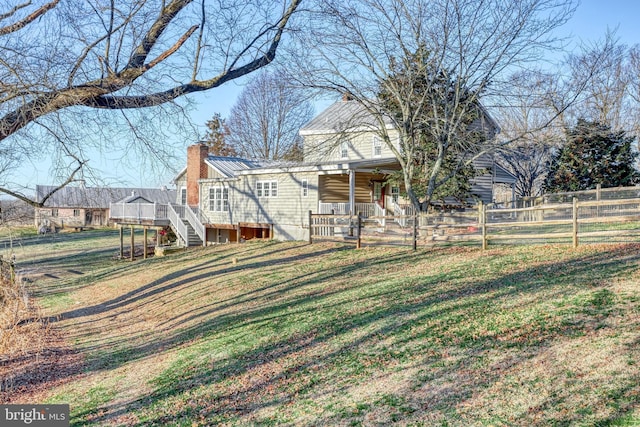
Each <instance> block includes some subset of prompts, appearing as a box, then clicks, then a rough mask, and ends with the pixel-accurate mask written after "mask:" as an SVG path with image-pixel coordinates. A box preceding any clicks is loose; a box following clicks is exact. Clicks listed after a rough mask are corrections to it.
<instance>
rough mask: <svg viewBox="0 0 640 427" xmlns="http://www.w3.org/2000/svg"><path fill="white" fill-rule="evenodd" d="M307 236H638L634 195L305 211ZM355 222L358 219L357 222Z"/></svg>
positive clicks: (485, 241) (502, 239) (407, 239)
mask: <svg viewBox="0 0 640 427" xmlns="http://www.w3.org/2000/svg"><path fill="white" fill-rule="evenodd" d="M309 224H310V233H309V239H310V241H314V240H316V241H317V240H345V241H354V242H356V244H361V243H364V244H391V245H413V246H414V247H416V246H418V245H431V244H439V243H449V244H452V243H460V244H477V245H479V246H481V247H482V248H484V249H486V248H487V247H488V246H489V245H496V244H536V243H568V244H571V245H572V246H574V247H577V246H578V245H579V244H581V243H601V242H628V241H639V242H640V198H632V199H620V200H587V201H580V200H578V198H574V199H573V201H572V202H571V203H555V204H545V205H539V206H533V207H527V208H516V209H499V208H490V207H488V206H486V205H479V206H478V208H477V209H470V210H469V209H468V210H464V211H457V212H447V213H444V212H438V213H433V214H429V215H426V214H422V215H413V216H408V215H401V216H390V215H388V216H384V217H382V216H374V217H366V218H365V217H362V216H361V215H359V216H355V217H350V216H347V215H330V214H311V213H310V214H309ZM358 224H359V225H358ZM358 242H360V243H358Z"/></svg>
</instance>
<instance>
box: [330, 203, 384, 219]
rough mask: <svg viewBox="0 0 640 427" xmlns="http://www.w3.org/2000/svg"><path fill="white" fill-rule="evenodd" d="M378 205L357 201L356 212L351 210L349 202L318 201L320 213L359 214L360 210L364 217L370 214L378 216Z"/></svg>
mask: <svg viewBox="0 0 640 427" xmlns="http://www.w3.org/2000/svg"><path fill="white" fill-rule="evenodd" d="M376 206H378V205H377V203H356V204H355V209H356V211H355V212H351V209H350V205H349V203H348V202H347V203H324V202H319V203H318V213H320V214H330V213H332V212H333V213H334V214H335V215H357V213H358V212H360V214H361V215H362V217H363V218H368V217H370V216H376V215H377V214H376Z"/></svg>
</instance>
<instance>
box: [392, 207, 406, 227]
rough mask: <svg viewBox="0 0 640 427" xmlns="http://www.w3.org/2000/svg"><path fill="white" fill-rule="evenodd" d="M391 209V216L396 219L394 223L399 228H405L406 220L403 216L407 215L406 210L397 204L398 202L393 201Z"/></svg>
mask: <svg viewBox="0 0 640 427" xmlns="http://www.w3.org/2000/svg"><path fill="white" fill-rule="evenodd" d="M392 207H393V216H394V217H396V218H395V221H396V222H397V223H398V224H399V225H400V226H401V227H406V226H407V218H406V216H405V215H406V214H407V210H406V208H403V207H401V206H400V205H399V204H398V202H396V201H395V200H394V201H393V202H392Z"/></svg>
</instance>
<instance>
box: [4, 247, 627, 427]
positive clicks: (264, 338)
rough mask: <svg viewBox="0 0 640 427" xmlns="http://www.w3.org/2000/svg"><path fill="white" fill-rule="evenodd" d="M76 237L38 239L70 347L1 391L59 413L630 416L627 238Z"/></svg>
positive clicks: (534, 419) (297, 417)
mask: <svg viewBox="0 0 640 427" xmlns="http://www.w3.org/2000/svg"><path fill="white" fill-rule="evenodd" d="M94 246H95V245H94ZM60 249H61V250H64V251H65V253H67V252H68V253H72V252H73V249H72V248H71V247H63V246H61V247H60ZM82 250H84V251H85V252H86V249H82ZM95 250H98V248H95ZM107 252H108V251H107ZM76 256H77V255H76ZM87 257H88V258H87V260H92V261H91V262H85V263H83V262H82V258H80V259H78V260H77V262H76V265H74V266H72V265H71V264H70V263H66V262H64V261H63V260H57V261H56V262H55V263H53V261H51V264H47V263H40V262H39V261H38V260H37V259H35V258H34V261H33V262H34V263H35V264H34V265H37V266H38V268H39V270H38V271H39V276H38V277H39V278H38V281H37V282H36V283H35V286H34V292H35V294H36V295H37V296H38V302H39V303H40V304H42V305H43V307H44V309H45V312H46V315H47V316H48V319H49V320H50V321H51V325H52V327H53V330H54V331H55V332H56V333H59V334H61V335H62V336H64V338H65V340H66V342H67V343H70V344H72V348H73V350H74V352H75V353H73V354H72V356H73V357H71V356H70V358H69V359H68V360H67V361H66V363H65V366H66V370H65V371H64V373H65V374H64V376H63V378H54V379H52V380H51V381H49V382H47V381H45V382H44V384H45V386H43V387H41V388H40V389H39V391H38V393H36V394H29V391H30V390H29V387H27V389H24V390H22V391H20V392H15V393H13V394H12V395H11V397H12V398H14V399H26V400H29V399H35V400H38V401H42V399H45V400H47V401H49V402H65V403H70V404H71V409H72V414H73V419H72V422H73V423H74V424H78V425H84V424H95V425H212V424H222V425H254V424H257V425H270V424H284V425H389V424H398V425H459V426H468V425H496V426H497V425H504V426H507V425H508V426H511V425H527V426H547V425H558V426H560V425H601V426H605V425H634V424H637V423H640V418H639V417H638V415H639V413H638V405H639V404H640V386H639V385H638V384H640V369H639V367H638V364H637V362H638V360H640V308H639V304H640V288H638V282H639V279H640V267H639V263H640V247H639V246H637V245H618V246H585V247H582V248H580V249H578V250H570V249H568V248H567V247H563V246H545V247H538V248H536V249H535V250H534V251H532V250H529V249H527V248H502V249H494V250H491V251H487V252H482V251H480V250H478V249H475V248H446V249H432V250H426V251H419V252H418V253H416V254H414V253H411V252H410V251H407V250H406V249H401V248H365V249H363V250H360V251H355V250H352V249H349V248H345V247H343V246H340V245H335V244H318V245H311V246H309V245H305V244H301V243H275V242H269V243H266V242H263V243H250V244H244V245H228V246H221V247H212V248H203V249H197V250H194V251H189V252H186V253H183V254H178V255H174V256H169V257H166V258H163V259H153V260H148V261H146V262H143V261H139V262H134V263H129V262H114V261H113V260H109V259H103V264H100V262H99V260H98V258H97V257H92V255H91V254H90V253H89V254H87ZM233 259H236V260H237V262H233V261H232V260H233ZM47 265H51V266H52V269H51V270H50V271H54V269H55V276H56V279H53V278H48V277H47V276H46V275H45V274H46V271H47V270H46V268H47ZM70 270H72V271H73V272H70ZM74 272H75V273H74ZM43 273H44V274H43ZM79 273H81V274H79ZM60 348H63V347H62V346H60ZM35 400H33V401H35Z"/></svg>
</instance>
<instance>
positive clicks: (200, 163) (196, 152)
mask: <svg viewBox="0 0 640 427" xmlns="http://www.w3.org/2000/svg"><path fill="white" fill-rule="evenodd" d="M208 155H209V148H208V147H207V146H206V145H204V144H195V145H191V146H189V147H187V204H188V205H189V206H198V204H199V202H200V189H199V188H198V180H199V179H202V178H207V165H206V164H205V163H204V160H205V159H206V158H207V156H208Z"/></svg>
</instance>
